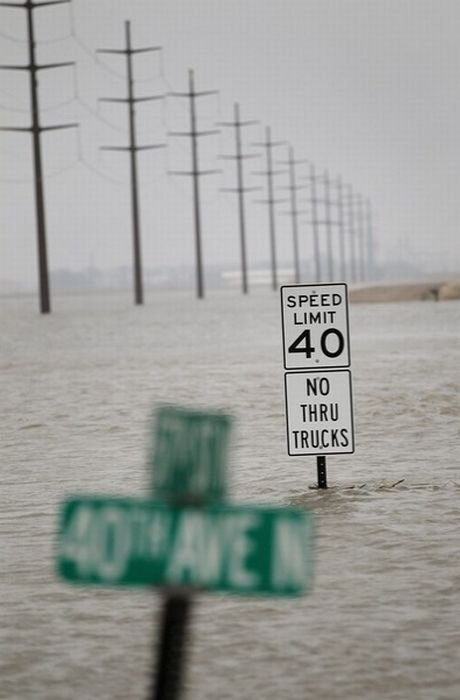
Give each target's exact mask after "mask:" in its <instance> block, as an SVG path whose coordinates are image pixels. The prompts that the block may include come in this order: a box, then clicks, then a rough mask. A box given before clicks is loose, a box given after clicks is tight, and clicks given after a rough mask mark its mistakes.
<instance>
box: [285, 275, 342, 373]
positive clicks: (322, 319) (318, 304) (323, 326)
mask: <svg viewBox="0 0 460 700" xmlns="http://www.w3.org/2000/svg"><path fill="white" fill-rule="evenodd" d="M281 309H282V319H283V353H284V367H285V369H288V370H290V369H314V370H317V369H323V368H324V369H326V368H333V367H349V366H350V341H349V326H348V289H347V285H346V284H344V283H341V284H296V285H285V286H283V287H281Z"/></svg>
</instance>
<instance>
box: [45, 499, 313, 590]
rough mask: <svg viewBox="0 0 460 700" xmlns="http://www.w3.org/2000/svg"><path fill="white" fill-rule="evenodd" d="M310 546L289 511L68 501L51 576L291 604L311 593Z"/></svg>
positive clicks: (308, 529) (296, 513) (305, 516)
mask: <svg viewBox="0 0 460 700" xmlns="http://www.w3.org/2000/svg"><path fill="white" fill-rule="evenodd" d="M312 544H313V525H312V516H311V514H310V513H309V512H305V511H301V510H298V509H294V508H279V507H265V506H261V507H259V506H231V505H224V504H214V505H210V506H207V507H193V506H186V507H181V508H174V507H169V506H167V505H166V504H164V503H160V502H155V501H146V500H140V499H134V498H132V499H126V498H97V497H93V498H91V497H88V498H75V499H70V500H68V501H67V502H66V503H65V504H64V505H63V508H62V511H61V514H60V523H59V535H58V569H59V573H60V575H61V576H62V577H63V578H65V579H67V580H69V581H73V582H75V583H80V584H104V585H117V586H118V585H131V586H190V587H195V588H198V589H202V590H207V591H225V592H232V593H240V594H253V593H254V594H270V595H280V596H292V595H299V594H302V593H304V592H306V591H307V590H308V589H309V588H310V586H311V577H312Z"/></svg>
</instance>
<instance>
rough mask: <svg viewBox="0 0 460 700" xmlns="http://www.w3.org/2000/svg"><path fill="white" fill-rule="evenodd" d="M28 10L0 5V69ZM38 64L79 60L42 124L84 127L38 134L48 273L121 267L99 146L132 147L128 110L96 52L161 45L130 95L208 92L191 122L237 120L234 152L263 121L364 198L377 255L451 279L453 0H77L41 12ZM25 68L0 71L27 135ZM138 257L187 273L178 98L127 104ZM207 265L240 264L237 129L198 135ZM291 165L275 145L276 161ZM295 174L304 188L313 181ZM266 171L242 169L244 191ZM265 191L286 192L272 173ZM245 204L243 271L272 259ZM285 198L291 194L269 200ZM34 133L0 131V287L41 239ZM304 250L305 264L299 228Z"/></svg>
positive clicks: (112, 181) (117, 187) (458, 63)
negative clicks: (133, 114) (133, 124)
mask: <svg viewBox="0 0 460 700" xmlns="http://www.w3.org/2000/svg"><path fill="white" fill-rule="evenodd" d="M25 18H26V13H25V12H24V11H23V10H16V9H8V8H0V63H1V64H8V63H14V64H19V63H25V62H26V60H27V44H26V43H25V38H26V24H25ZM35 18H36V35H37V43H38V49H37V50H38V60H39V61H40V62H51V61H63V60H75V61H76V68H75V69H72V68H61V69H58V70H50V71H42V72H41V73H40V106H41V109H42V123H43V125H48V124H57V123H61V122H69V121H70V122H73V121H78V122H79V123H80V127H79V129H78V130H76V129H71V130H63V131H57V132H49V133H45V134H44V135H43V155H44V169H45V174H46V183H45V193H46V204H47V223H48V249H49V261H50V267H51V268H54V269H56V268H63V267H68V268H73V269H82V268H86V267H88V266H89V265H94V266H97V267H108V266H116V265H123V264H128V265H130V264H131V228H130V226H131V223H130V222H131V218H130V198H129V170H128V165H129V164H128V156H127V154H124V153H117V152H107V151H101V150H100V147H101V146H104V145H126V144H127V143H128V132H127V108H126V105H123V104H107V103H100V102H98V98H100V97H124V96H125V95H126V80H125V75H126V73H125V68H126V66H125V59H124V57H120V56H107V55H101V54H99V55H98V57H97V58H96V55H95V53H94V52H95V50H96V49H97V48H123V47H124V41H125V26H124V22H125V20H128V19H129V20H131V30H132V39H133V44H134V45H135V46H137V47H143V46H152V45H155V46H162V47H163V50H162V52H161V55H160V54H158V53H152V54H148V53H147V54H142V55H140V56H138V57H136V59H135V76H136V78H137V81H136V93H137V95H139V96H140V95H151V94H160V93H167V92H169V91H171V90H173V91H185V90H186V89H187V80H188V70H189V69H190V68H193V69H194V70H195V79H196V88H197V89H198V90H212V89H217V90H219V94H218V95H217V96H210V97H206V98H203V99H201V100H200V101H199V128H200V129H212V128H214V125H215V122H219V121H229V120H231V119H232V117H233V105H234V103H235V102H239V104H240V106H241V113H242V117H243V118H245V119H254V120H258V121H259V122H260V124H258V125H256V126H253V127H249V128H247V129H246V130H245V133H244V137H245V149H246V151H247V152H248V153H259V152H260V151H261V149H259V148H257V147H255V146H252V145H251V144H252V143H254V142H260V141H261V140H262V138H263V135H264V128H265V126H270V127H271V129H272V135H273V138H274V139H276V140H283V141H286V142H288V143H290V144H291V145H292V146H293V147H294V149H295V154H296V157H298V158H306V159H309V160H310V161H312V162H314V164H315V166H316V168H317V169H318V171H322V170H324V169H328V171H329V172H330V174H331V175H332V176H336V175H339V174H340V175H341V176H342V178H343V180H344V182H346V183H350V184H351V185H353V188H354V189H355V191H356V192H360V193H362V194H363V195H364V196H366V197H369V198H370V199H371V202H372V207H373V212H374V220H375V234H376V239H377V255H378V257H379V258H380V259H382V260H385V259H390V258H397V257H398V256H400V255H405V256H409V257H412V258H413V259H414V260H415V261H416V262H417V263H418V264H420V265H422V266H424V267H425V268H426V269H430V268H431V269H433V270H435V269H436V268H438V267H439V266H441V265H447V266H448V267H449V268H450V269H451V271H455V270H459V269H460V243H459V236H458V233H457V224H458V222H459V220H460V197H459V193H458V182H459V179H460V178H459V176H460V139H459V129H460V52H459V48H458V41H459V39H458V37H459V34H460V2H459V1H458V0H316V1H314V0H147V1H145V2H144V1H142V0H72V2H71V3H70V4H69V5H60V6H56V7H47V8H43V9H40V10H36V11H35ZM29 124H30V116H29V84H28V74H27V73H25V72H16V71H14V72H13V71H0V125H2V126H8V125H9V126H14V125H16V126H19V125H29ZM137 124H138V130H139V137H138V141H139V143H140V144H151V143H167V144H168V148H167V149H164V150H155V151H145V152H143V153H140V154H139V171H140V179H141V188H140V204H141V213H142V245H143V252H144V264H145V265H146V266H154V265H156V264H176V263H186V264H187V263H188V264H193V262H194V257H193V256H194V247H193V246H194V243H193V210H192V182H191V178H189V177H179V176H177V177H175V176H171V175H170V176H168V175H167V172H168V170H190V143H189V140H188V139H184V138H176V137H172V136H169V135H168V132H169V131H177V130H182V131H184V130H185V131H186V130H188V129H189V113H188V101H187V100H185V99H179V98H171V97H170V98H167V99H166V100H165V101H164V102H152V103H150V102H146V103H144V104H139V105H138V107H137ZM200 149H201V150H200V154H201V167H202V168H216V167H218V168H222V170H223V171H222V173H221V174H219V175H212V176H209V177H206V178H202V180H201V185H202V203H203V248H204V261H205V263H207V262H222V261H224V260H225V261H230V262H234V266H235V268H237V267H238V264H239V262H238V261H239V257H238V256H239V247H238V245H239V244H238V229H237V208H236V199H235V195H233V194H228V193H224V192H221V188H222V187H232V186H234V185H235V182H236V181H235V164H234V162H232V161H227V160H217V156H218V155H223V154H231V153H233V152H234V140H233V132H232V130H231V129H228V128H227V129H224V130H223V131H222V133H221V134H220V135H218V136H211V137H207V138H203V139H201V140H200ZM276 153H277V157H279V158H280V159H281V160H283V159H285V158H286V155H287V153H286V147H285V146H283V147H279V148H278V149H277V151H276ZM307 167H308V166H307V165H303V166H299V168H298V171H299V179H300V178H301V177H303V176H305V175H306V174H307ZM263 168H264V162H263V160H260V162H259V161H258V160H256V159H254V160H248V161H246V163H245V169H246V173H247V176H246V179H247V184H248V185H252V186H256V185H265V180H264V178H263V177H260V176H257V175H252V174H251V173H252V172H253V171H255V170H261V169H263ZM277 184H278V185H279V186H280V187H282V186H284V185H286V184H287V181H286V176H285V175H279V176H278V177H277ZM264 196H265V193H264V192H261V193H255V194H251V195H250V196H249V195H248V200H247V228H248V232H247V235H248V247H249V251H248V255H249V263H250V264H251V263H254V262H258V261H263V260H267V261H268V257H269V239H268V213H267V207H266V206H265V205H263V204H260V203H256V202H255V201H254V200H256V199H260V198H263V197H264ZM279 196H280V197H286V196H287V195H286V192H285V191H281V190H280V192H279ZM34 207H35V205H34V195H33V181H32V160H31V139H30V136H29V135H28V134H21V133H9V132H0V229H1V233H0V241H1V242H0V278H3V279H5V278H15V279H19V280H21V281H28V282H31V283H35V280H36V275H37V273H36V267H37V265H36V242H35V238H36V233H35V208H34ZM286 207H287V205H286V204H279V205H278V211H279V215H278V216H277V243H278V248H279V252H280V260H281V261H285V262H290V261H291V259H292V237H291V232H290V221H289V217H287V216H284V215H282V212H283V211H285V210H286ZM301 254H302V257H303V259H304V260H307V259H308V258H309V257H310V256H311V254H312V241H311V232H310V228H309V226H308V223H307V221H306V219H305V223H303V224H302V228H301Z"/></svg>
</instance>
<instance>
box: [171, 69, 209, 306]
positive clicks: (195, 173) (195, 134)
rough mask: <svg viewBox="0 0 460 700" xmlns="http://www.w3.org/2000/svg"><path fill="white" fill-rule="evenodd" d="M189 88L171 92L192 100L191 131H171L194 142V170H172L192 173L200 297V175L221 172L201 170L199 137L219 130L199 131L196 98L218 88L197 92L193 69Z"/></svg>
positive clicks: (184, 173) (189, 75)
mask: <svg viewBox="0 0 460 700" xmlns="http://www.w3.org/2000/svg"><path fill="white" fill-rule="evenodd" d="M188 81H189V89H188V92H171V93H169V94H170V95H171V96H172V97H186V98H187V99H188V100H189V101H190V131H188V132H181V131H174V132H170V134H169V135H170V136H186V137H188V138H190V139H191V142H192V170H191V171H190V172H187V171H185V172H183V171H178V172H171V173H170V174H171V175H191V176H192V181H193V204H194V220H195V263H196V293H197V297H198V299H202V298H203V297H204V278H203V253H202V244H201V208H200V177H201V176H202V175H211V174H214V173H218V172H220V170H200V166H199V152H198V138H199V137H200V136H210V135H211V134H218V133H219V130H216V129H211V130H208V131H198V129H197V118H196V100H197V98H198V97H205V96H207V95H215V94H216V93H217V92H218V91H217V90H204V91H201V92H197V91H196V90H195V79H194V72H193V70H189V72H188Z"/></svg>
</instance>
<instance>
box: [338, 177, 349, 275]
mask: <svg viewBox="0 0 460 700" xmlns="http://www.w3.org/2000/svg"><path fill="white" fill-rule="evenodd" d="M336 188H337V213H338V226H339V261H340V276H341V278H342V280H343V281H344V282H346V280H347V273H346V263H345V216H344V201H343V184H342V178H341V177H340V176H339V177H338V178H337V180H336Z"/></svg>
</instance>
